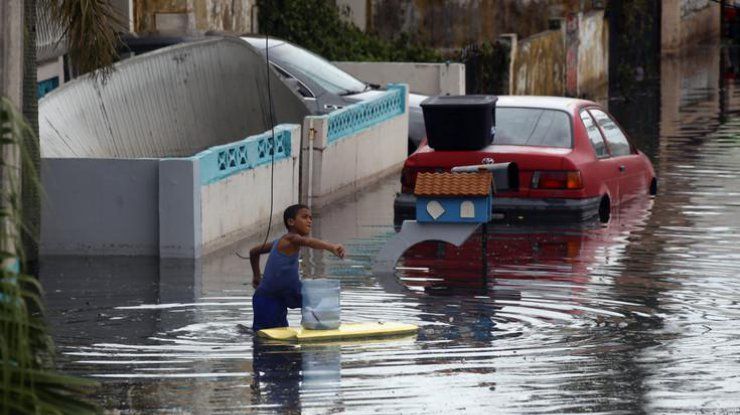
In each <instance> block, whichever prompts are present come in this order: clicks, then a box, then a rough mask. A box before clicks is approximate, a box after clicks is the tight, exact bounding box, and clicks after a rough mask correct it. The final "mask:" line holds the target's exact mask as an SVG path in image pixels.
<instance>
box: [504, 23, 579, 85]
mask: <svg viewBox="0 0 740 415" xmlns="http://www.w3.org/2000/svg"><path fill="white" fill-rule="evenodd" d="M565 55H566V53H565V39H564V35H563V32H562V31H560V30H549V31H546V32H542V33H538V34H537V35H534V36H532V37H529V38H527V39H520V40H519V41H518V42H516V48H515V49H514V48H512V65H511V67H512V77H511V83H510V93H511V94H514V95H563V93H564V92H565Z"/></svg>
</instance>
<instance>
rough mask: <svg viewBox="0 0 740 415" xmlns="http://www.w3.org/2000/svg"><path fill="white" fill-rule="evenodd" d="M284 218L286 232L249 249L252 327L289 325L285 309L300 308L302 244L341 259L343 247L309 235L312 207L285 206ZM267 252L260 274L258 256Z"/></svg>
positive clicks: (263, 327)
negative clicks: (263, 270) (263, 267)
mask: <svg viewBox="0 0 740 415" xmlns="http://www.w3.org/2000/svg"><path fill="white" fill-rule="evenodd" d="M283 221H284V222H285V227H286V228H288V233H286V234H285V235H283V236H282V237H280V238H278V239H277V240H275V241H274V242H272V243H266V244H263V245H257V246H255V247H254V248H252V249H251V250H250V251H249V262H250V263H251V264H252V275H253V276H254V277H253V279H252V285H253V286H254V287H255V288H257V290H256V291H255V292H254V296H253V297H252V309H253V311H254V322H253V324H252V329H253V330H254V331H255V332H256V331H258V330H262V329H269V328H274V327H287V326H288V318H287V317H288V308H299V307H301V304H302V303H303V301H302V297H301V280H300V276H299V273H298V256H299V254H300V250H301V247H302V246H307V247H309V248H314V249H325V250H327V251H329V252H332V253H333V254H334V255H336V256H338V257H339V258H344V247H343V246H342V245H338V244H332V243H329V242H325V241H322V240H320V239H315V238H311V237H309V236H308V234H309V233H310V232H311V223H312V217H311V210H310V209H309V208H308V206H306V205H301V204H298V205H292V206H289V207H288V208H287V209H285V212H284V213H283ZM267 253H269V254H270V256H269V257H267V264H266V265H265V274H264V278H262V276H261V274H260V255H262V254H267Z"/></svg>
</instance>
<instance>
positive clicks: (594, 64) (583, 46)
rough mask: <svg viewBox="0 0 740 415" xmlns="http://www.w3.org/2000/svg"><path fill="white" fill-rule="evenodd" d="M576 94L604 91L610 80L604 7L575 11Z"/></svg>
mask: <svg viewBox="0 0 740 415" xmlns="http://www.w3.org/2000/svg"><path fill="white" fill-rule="evenodd" d="M577 70H578V96H579V97H580V96H588V97H589V98H593V97H596V96H601V95H603V94H605V90H606V89H607V88H608V83H609V25H608V22H607V21H606V19H605V18H604V12H603V11H594V12H591V13H586V14H583V13H581V14H579V15H578V68H577Z"/></svg>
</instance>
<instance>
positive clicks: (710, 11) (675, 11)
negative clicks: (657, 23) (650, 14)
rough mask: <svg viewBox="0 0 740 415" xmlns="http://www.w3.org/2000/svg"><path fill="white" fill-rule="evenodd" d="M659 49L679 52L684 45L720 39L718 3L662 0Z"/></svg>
mask: <svg viewBox="0 0 740 415" xmlns="http://www.w3.org/2000/svg"><path fill="white" fill-rule="evenodd" d="M661 7H662V16H661V50H662V54H663V55H675V54H680V53H681V51H682V50H685V49H686V47H687V46H691V45H696V44H699V43H702V42H706V41H719V38H720V6H719V4H718V2H714V1H712V0H662V5H661Z"/></svg>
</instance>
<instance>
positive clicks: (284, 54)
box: [270, 43, 367, 95]
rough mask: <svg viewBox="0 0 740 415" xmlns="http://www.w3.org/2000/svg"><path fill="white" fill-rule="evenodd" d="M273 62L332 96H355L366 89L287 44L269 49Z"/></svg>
mask: <svg viewBox="0 0 740 415" xmlns="http://www.w3.org/2000/svg"><path fill="white" fill-rule="evenodd" d="M273 60H274V61H275V62H277V63H279V64H280V66H282V67H283V68H284V69H285V70H286V71H290V72H291V73H293V74H294V75H295V76H296V77H301V74H302V75H303V76H305V77H306V78H309V79H311V80H312V81H313V82H315V83H317V84H318V85H320V86H321V87H322V88H324V89H326V90H327V91H329V92H331V93H333V94H337V95H348V94H356V93H359V92H363V91H365V90H366V89H367V85H365V84H364V83H363V82H362V81H359V80H357V79H356V78H354V77H353V76H352V75H350V74H348V73H346V72H344V71H342V70H341V69H339V68H337V67H336V66H334V65H332V64H331V63H329V62H328V61H327V60H325V59H324V58H322V57H320V56H318V55H315V54H313V53H311V52H309V51H307V50H305V49H301V48H299V47H296V46H293V45H291V44H289V43H283V44H281V45H278V46H273V47H270V61H271V62H272V61H273Z"/></svg>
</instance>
